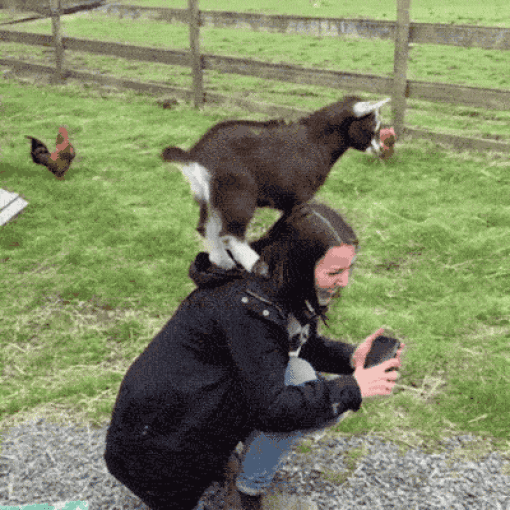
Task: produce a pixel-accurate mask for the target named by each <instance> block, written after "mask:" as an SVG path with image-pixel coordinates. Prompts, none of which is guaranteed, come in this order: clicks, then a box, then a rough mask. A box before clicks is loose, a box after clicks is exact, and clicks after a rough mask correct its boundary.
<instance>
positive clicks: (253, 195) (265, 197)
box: [161, 96, 390, 273]
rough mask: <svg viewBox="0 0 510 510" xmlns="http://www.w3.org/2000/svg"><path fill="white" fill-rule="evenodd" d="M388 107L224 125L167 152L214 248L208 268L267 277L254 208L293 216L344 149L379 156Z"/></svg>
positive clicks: (348, 107) (348, 101)
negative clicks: (253, 235) (256, 243)
mask: <svg viewBox="0 0 510 510" xmlns="http://www.w3.org/2000/svg"><path fill="white" fill-rule="evenodd" d="M388 101H390V98H387V99H384V100H383V101H379V102H376V103H369V102H362V101H361V100H360V98H359V97H355V96H351V97H345V98H344V100H343V101H339V102H337V103H333V104H331V105H329V106H326V107H324V108H322V109H321V110H318V111H316V112H314V113H312V114H311V115H308V116H307V117H303V118H302V119H300V120H298V121H296V122H292V123H286V122H285V121H281V120H280V121H278V120H272V121H268V122H256V121H242V120H241V121H237V120H230V121H225V122H220V123H218V124H216V125H215V126H213V127H212V128H211V129H209V131H207V132H206V133H205V135H204V136H203V137H202V138H201V139H200V140H199V141H198V142H197V143H196V144H195V145H194V146H193V147H192V148H191V149H190V150H189V151H184V150H182V149H180V148H179V147H167V148H166V149H165V150H164V151H163V153H162V155H161V157H162V159H163V160H164V161H172V162H175V163H177V164H180V166H181V171H182V172H183V173H184V176H185V177H186V178H187V180H188V181H189V183H190V185H191V190H192V192H193V194H194V198H195V200H196V201H197V202H198V203H199V205H200V219H199V222H198V226H197V231H198V232H199V233H200V234H201V235H202V236H203V237H206V239H207V241H208V243H209V248H210V253H209V259H210V261H211V262H212V263H215V264H217V265H218V266H220V267H222V268H224V269H232V268H233V267H234V266H235V261H237V262H239V263H240V264H241V265H242V266H243V267H244V268H245V269H246V270H247V271H252V268H253V269H254V272H261V273H263V271H264V268H263V263H262V262H261V264H262V267H261V266H260V264H258V265H257V267H255V268H254V265H255V264H256V262H257V261H258V259H259V255H258V254H257V253H256V252H255V251H254V250H253V249H252V248H251V247H250V246H249V245H248V243H247V242H246V241H245V237H244V236H245V233H246V229H247V226H248V224H249V222H250V220H251V219H252V217H253V215H254V213H255V209H256V207H271V208H273V209H278V210H280V211H283V214H284V215H288V214H290V213H291V211H292V209H293V207H294V206H296V205H298V204H300V203H303V202H306V201H308V200H309V199H310V198H312V196H313V195H314V194H315V192H316V191H317V190H318V189H319V187H320V186H322V184H324V181H325V180H326V178H327V176H328V174H329V172H330V171H331V169H332V167H333V165H334V164H335V163H336V161H337V160H338V159H339V158H340V156H342V154H343V153H344V152H345V151H346V150H347V149H349V148H351V147H352V148H354V149H356V150H358V151H364V152H368V153H375V154H376V155H378V156H379V155H381V153H382V150H381V145H380V141H379V129H380V127H381V121H380V118H379V109H380V108H381V106H383V105H384V104H386V103H387V102H388ZM227 249H228V250H230V253H231V254H232V256H233V258H234V259H235V261H234V260H232V258H231V257H230V256H229V253H228V252H227Z"/></svg>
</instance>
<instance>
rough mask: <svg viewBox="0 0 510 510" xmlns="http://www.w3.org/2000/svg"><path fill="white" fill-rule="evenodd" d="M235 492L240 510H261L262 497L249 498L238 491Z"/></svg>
mask: <svg viewBox="0 0 510 510" xmlns="http://www.w3.org/2000/svg"><path fill="white" fill-rule="evenodd" d="M237 492H238V493H239V499H240V503H241V506H240V508H241V510H262V495H260V496H250V495H249V494H246V493H244V492H242V491H240V490H238V491H237Z"/></svg>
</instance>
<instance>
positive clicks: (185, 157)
mask: <svg viewBox="0 0 510 510" xmlns="http://www.w3.org/2000/svg"><path fill="white" fill-rule="evenodd" d="M161 157H162V158H163V161H175V162H176V163H189V162H190V161H192V159H191V156H190V155H189V153H187V152H186V151H184V150H182V149H179V147H167V148H166V149H165V150H164V151H163V152H162V154H161Z"/></svg>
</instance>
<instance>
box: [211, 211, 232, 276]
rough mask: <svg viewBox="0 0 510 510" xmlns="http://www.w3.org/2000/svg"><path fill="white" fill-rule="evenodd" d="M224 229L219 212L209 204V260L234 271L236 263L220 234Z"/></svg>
mask: <svg viewBox="0 0 510 510" xmlns="http://www.w3.org/2000/svg"><path fill="white" fill-rule="evenodd" d="M222 228H223V225H222V222H221V217H220V214H219V213H218V211H216V210H215V209H213V208H212V207H211V205H210V204H209V218H208V220H207V225H206V227H205V237H206V240H207V244H208V248H209V260H210V261H211V262H212V263H213V264H216V265H217V266H220V267H222V268H223V269H233V268H234V267H235V265H236V264H235V262H234V261H233V260H232V259H231V258H230V257H229V256H228V253H227V249H226V247H225V244H224V243H223V240H222V239H221V238H220V232H221V230H222Z"/></svg>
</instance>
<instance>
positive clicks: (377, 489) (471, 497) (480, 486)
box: [0, 420, 510, 510]
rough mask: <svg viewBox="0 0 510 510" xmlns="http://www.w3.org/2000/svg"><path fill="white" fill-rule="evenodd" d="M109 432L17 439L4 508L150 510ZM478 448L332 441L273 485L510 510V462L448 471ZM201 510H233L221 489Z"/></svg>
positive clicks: (401, 507)
mask: <svg viewBox="0 0 510 510" xmlns="http://www.w3.org/2000/svg"><path fill="white" fill-rule="evenodd" d="M106 430H107V427H106V426H105V427H103V428H101V429H87V428H81V429H80V428H77V427H73V426H62V425H58V424H54V423H49V422H46V421H44V420H39V421H38V422H35V421H31V422H27V423H24V424H22V425H19V426H15V427H12V428H11V429H9V430H7V431H6V432H5V433H4V434H3V444H2V450H1V453H0V504H1V505H11V506H14V505H23V504H31V503H40V504H42V503H54V502H58V501H87V502H88V503H89V510H100V509H101V510H121V509H122V510H135V509H137V510H147V508H148V507H147V506H145V505H144V504H143V503H142V502H141V501H140V500H139V499H138V498H137V497H136V496H134V495H132V494H131V493H130V492H129V491H128V490H127V489H126V488H124V487H123V486H122V485H121V484H119V483H118V482H117V481H116V480H115V478H113V477H112V476H111V475H110V474H109V473H108V471H107V470H106V466H105V464H104V462H103V453H104V441H105V435H106ZM316 439H318V438H316ZM470 439H472V438H470V436H461V437H457V438H454V439H451V440H449V441H448V442H446V443H445V445H446V448H447V450H446V451H447V453H442V454H436V455H431V454H426V453H424V452H422V451H421V450H419V449H410V450H408V451H407V453H405V455H403V456H402V455H400V454H399V450H398V447H397V446H396V445H394V444H391V443H389V442H383V441H381V440H379V439H377V438H374V437H363V438H361V437H352V438H346V437H340V436H338V437H337V436H335V437H331V436H330V435H328V436H327V438H326V439H323V440H316V441H312V444H311V451H310V452H309V453H306V454H305V453H301V452H300V451H297V450H294V451H293V452H292V453H291V454H290V455H289V456H288V457H287V459H286V460H285V462H284V464H283V466H282V467H281V469H280V470H279V471H278V473H277V475H276V478H275V481H274V484H273V485H274V487H275V488H278V489H279V490H285V491H286V492H288V493H290V494H297V495H306V496H308V497H311V499H312V500H314V501H315V502H316V503H317V504H318V506H319V509H320V510H347V509H349V510H358V509H360V510H361V509H364V510H367V509H370V510H379V509H381V510H387V509H388V510H389V509H393V510H429V509H430V510H432V509H442V510H443V509H448V510H450V509H452V510H457V509H458V510H461V509H462V510H464V509H465V510H468V509H469V510H510V469H509V468H510V462H509V461H508V460H507V459H506V458H505V457H502V456H501V455H500V454H499V453H497V452H492V453H490V454H489V455H487V456H486V457H485V458H484V459H483V460H480V461H478V462H476V463H475V462H471V461H465V462H462V461H456V462H453V463H451V465H450V464H449V463H448V462H446V461H447V460H448V453H449V452H450V451H453V450H454V449H455V448H459V447H462V446H463V445H466V444H467V443H468V442H469V441H470ZM357 451H360V452H361V451H362V452H363V455H362V456H360V457H359V459H358V461H357V463H356V462H354V463H352V462H353V461H351V460H349V459H350V458H351V456H352V455H351V456H350V455H349V452H350V453H351V454H352V452H357ZM345 454H347V455H345ZM356 464H357V465H356ZM197 510H223V503H222V490H221V489H220V487H219V486H218V485H217V484H215V485H213V486H211V487H210V489H208V491H207V492H206V493H205V494H204V496H203V497H202V499H201V501H200V503H199V505H198V507H197Z"/></svg>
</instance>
